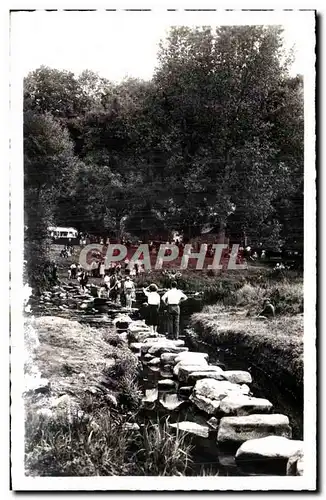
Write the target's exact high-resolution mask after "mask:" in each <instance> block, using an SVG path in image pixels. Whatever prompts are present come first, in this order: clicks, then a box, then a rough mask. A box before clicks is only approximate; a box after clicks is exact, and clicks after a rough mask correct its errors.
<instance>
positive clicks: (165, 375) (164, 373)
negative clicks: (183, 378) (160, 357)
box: [160, 365, 173, 378]
mask: <svg viewBox="0 0 326 500" xmlns="http://www.w3.org/2000/svg"><path fill="white" fill-rule="evenodd" d="M167 368H169V366H168V365H166V366H165V367H164V369H163V370H162V369H161V370H160V375H161V377H162V378H173V372H172V370H169V369H167Z"/></svg>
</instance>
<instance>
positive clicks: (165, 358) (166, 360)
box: [161, 352, 178, 365]
mask: <svg viewBox="0 0 326 500" xmlns="http://www.w3.org/2000/svg"><path fill="white" fill-rule="evenodd" d="M177 356H178V353H173V352H164V353H163V354H161V361H162V363H163V364H168V365H169V364H171V363H172V364H173V363H174V360H175V358H176V357H177Z"/></svg>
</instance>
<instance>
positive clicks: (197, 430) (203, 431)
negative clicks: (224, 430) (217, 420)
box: [169, 421, 209, 438]
mask: <svg viewBox="0 0 326 500" xmlns="http://www.w3.org/2000/svg"><path fill="white" fill-rule="evenodd" d="M169 427H170V428H171V429H174V430H176V431H177V432H179V433H180V434H190V435H191V434H192V435H194V436H200V437H203V438H208V437H209V427H208V426H207V425H200V424H196V423H195V422H188V421H184V422H178V423H176V424H169Z"/></svg>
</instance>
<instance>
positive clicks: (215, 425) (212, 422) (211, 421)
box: [207, 417, 218, 429]
mask: <svg viewBox="0 0 326 500" xmlns="http://www.w3.org/2000/svg"><path fill="white" fill-rule="evenodd" d="M207 423H208V425H209V426H210V427H212V429H217V428H218V420H217V418H216V417H212V418H210V419H209V420H208V421H207Z"/></svg>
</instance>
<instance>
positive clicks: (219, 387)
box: [190, 378, 249, 415]
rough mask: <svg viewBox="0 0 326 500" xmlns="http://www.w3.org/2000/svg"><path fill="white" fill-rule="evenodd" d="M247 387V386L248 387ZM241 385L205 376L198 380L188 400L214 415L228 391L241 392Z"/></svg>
mask: <svg viewBox="0 0 326 500" xmlns="http://www.w3.org/2000/svg"><path fill="white" fill-rule="evenodd" d="M248 389H249V388H248ZM242 391H243V388H242V386H240V385H238V384H232V383H231V382H229V381H228V380H221V381H220V380H214V379H211V378H205V379H202V380H198V382H196V385H195V387H194V390H193V392H192V395H191V396H190V400H191V401H192V402H193V403H194V404H195V405H196V406H197V408H199V409H200V410H203V411H205V412H206V413H208V414H209V415H216V414H217V413H218V411H219V408H220V403H221V400H222V399H223V398H225V397H226V396H228V395H229V393H230V392H235V393H237V394H243V392H242Z"/></svg>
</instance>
